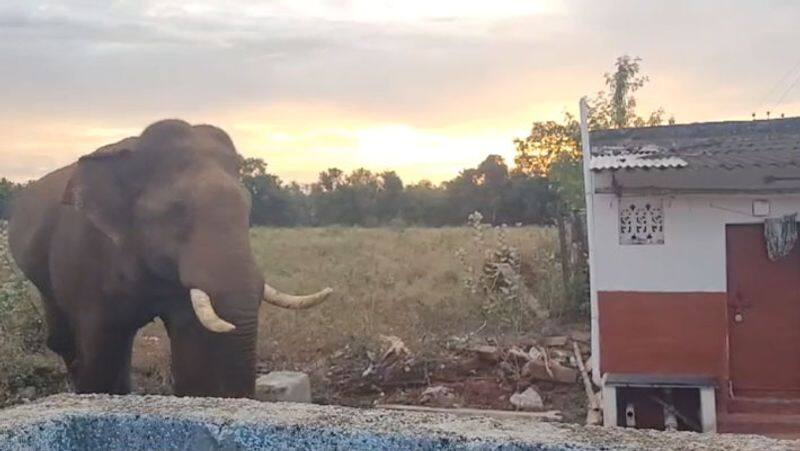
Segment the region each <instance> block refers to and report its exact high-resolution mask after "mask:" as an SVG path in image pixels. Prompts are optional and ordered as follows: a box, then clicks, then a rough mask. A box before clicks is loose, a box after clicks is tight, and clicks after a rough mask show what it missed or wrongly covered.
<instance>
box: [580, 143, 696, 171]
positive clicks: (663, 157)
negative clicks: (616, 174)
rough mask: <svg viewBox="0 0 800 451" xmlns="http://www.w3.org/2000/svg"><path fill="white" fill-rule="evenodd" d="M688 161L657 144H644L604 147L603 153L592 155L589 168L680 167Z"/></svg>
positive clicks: (599, 169)
mask: <svg viewBox="0 0 800 451" xmlns="http://www.w3.org/2000/svg"><path fill="white" fill-rule="evenodd" d="M687 165H688V163H687V162H686V161H685V160H683V159H681V158H679V157H675V156H671V155H669V154H668V153H665V152H663V151H662V149H660V148H658V147H657V146H652V145H650V146H645V147H643V148H641V149H636V150H632V149H631V150H629V149H626V148H625V147H621V146H620V147H610V146H609V147H604V148H603V153H601V154H598V155H592V160H591V169H592V170H594V171H602V170H613V169H636V168H641V169H647V168H661V169H666V168H682V167H685V166H687Z"/></svg>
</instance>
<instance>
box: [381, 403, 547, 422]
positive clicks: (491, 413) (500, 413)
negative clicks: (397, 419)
mask: <svg viewBox="0 0 800 451" xmlns="http://www.w3.org/2000/svg"><path fill="white" fill-rule="evenodd" d="M375 407H376V408H378V409H386V410H404V411H409V412H428V413H448V414H451V415H476V416H487V417H495V418H528V419H534V418H535V419H538V420H553V421H561V419H562V417H561V411H559V410H548V411H546V412H515V411H512V410H483V409H448V408H442V407H423V406H409V405H405V404H378V405H376V406H375Z"/></svg>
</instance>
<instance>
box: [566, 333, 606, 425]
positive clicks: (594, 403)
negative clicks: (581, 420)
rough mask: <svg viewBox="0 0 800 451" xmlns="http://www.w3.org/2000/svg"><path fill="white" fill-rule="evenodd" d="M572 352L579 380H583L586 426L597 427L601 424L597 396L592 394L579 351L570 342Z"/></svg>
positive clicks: (575, 345)
mask: <svg viewBox="0 0 800 451" xmlns="http://www.w3.org/2000/svg"><path fill="white" fill-rule="evenodd" d="M572 350H573V351H574V352H575V362H576V363H577V365H578V370H579V371H580V373H581V378H583V388H584V389H585V390H586V399H587V409H586V424H587V425H598V424H600V423H602V422H603V411H602V410H601V409H600V402H599V400H598V399H597V396H596V395H595V394H594V388H592V380H591V379H590V378H589V373H588V372H587V371H586V366H585V365H584V364H583V356H581V350H580V348H579V347H578V343H577V342H574V341H573V342H572Z"/></svg>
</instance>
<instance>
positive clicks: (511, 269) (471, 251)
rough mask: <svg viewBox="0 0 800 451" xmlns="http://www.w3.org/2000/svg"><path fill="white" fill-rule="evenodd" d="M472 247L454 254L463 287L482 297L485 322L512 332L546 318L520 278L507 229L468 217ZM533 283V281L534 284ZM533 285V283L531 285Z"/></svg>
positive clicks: (517, 255)
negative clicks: (509, 329)
mask: <svg viewBox="0 0 800 451" xmlns="http://www.w3.org/2000/svg"><path fill="white" fill-rule="evenodd" d="M467 221H468V224H469V226H470V228H471V229H472V245H471V246H467V247H461V248H459V249H458V250H457V251H456V255H457V256H458V258H459V260H460V261H461V264H462V266H463V268H464V270H465V275H464V285H465V286H466V288H467V289H468V290H469V291H470V292H471V293H472V294H476V295H480V296H482V300H483V302H482V310H483V312H484V315H485V316H486V319H487V321H488V320H497V321H499V322H500V323H503V324H505V325H509V326H511V327H512V328H513V329H514V330H515V331H520V330H521V329H522V328H523V327H525V326H527V325H530V324H532V323H533V322H535V320H536V319H544V318H547V317H548V316H549V313H548V311H547V310H546V309H545V308H543V306H542V305H541V303H540V302H539V300H538V299H537V298H536V296H534V294H533V292H532V290H531V287H529V286H528V285H527V284H526V280H525V277H523V270H522V268H523V265H522V257H521V254H520V251H519V249H518V248H517V247H515V246H513V245H511V244H509V242H508V239H507V226H506V225H505V224H503V225H502V226H499V227H494V228H493V227H491V226H490V225H488V224H484V223H483V222H482V221H483V215H482V214H481V213H480V212H477V211H476V212H474V213H472V214H470V215H469V217H468V219H467ZM534 282H535V281H534ZM532 285H533V284H532Z"/></svg>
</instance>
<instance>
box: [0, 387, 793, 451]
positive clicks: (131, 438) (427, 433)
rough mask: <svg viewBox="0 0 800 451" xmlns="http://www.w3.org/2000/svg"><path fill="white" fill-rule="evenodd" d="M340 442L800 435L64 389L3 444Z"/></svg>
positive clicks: (568, 443) (727, 445)
mask: <svg viewBox="0 0 800 451" xmlns="http://www.w3.org/2000/svg"><path fill="white" fill-rule="evenodd" d="M334 448H335V449H363V450H367V449H370V450H372V449H442V450H445V449H503V450H600V449H625V450H633V449H636V450H639V449H649V450H673V449H686V450H691V449H697V450H700V449H702V450H730V449H737V450H763V449H770V450H780V449H787V450H788V449H798V448H800V442H790V441H777V440H771V439H767V438H763V437H757V436H733V435H709V434H693V433H680V432H676V433H658V432H650V431H632V430H625V429H619V428H600V427H581V426H576V425H567V424H560V423H536V422H531V421H528V420H517V419H503V420H497V419H491V418H485V417H456V416H452V415H445V414H443V415H438V414H424V413H411V412H397V411H386V410H378V409H374V410H360V409H349V408H341V407H331V406H317V405H309V404H296V403H261V402H257V401H252V400H224V399H212V398H172V397H160V396H76V395H58V396H53V397H50V398H46V399H44V400H41V401H39V402H36V403H32V404H26V405H22V406H17V407H14V408H10V409H6V410H3V411H0V450H17V449H54V450H72V449H200V450H215V449H334Z"/></svg>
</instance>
